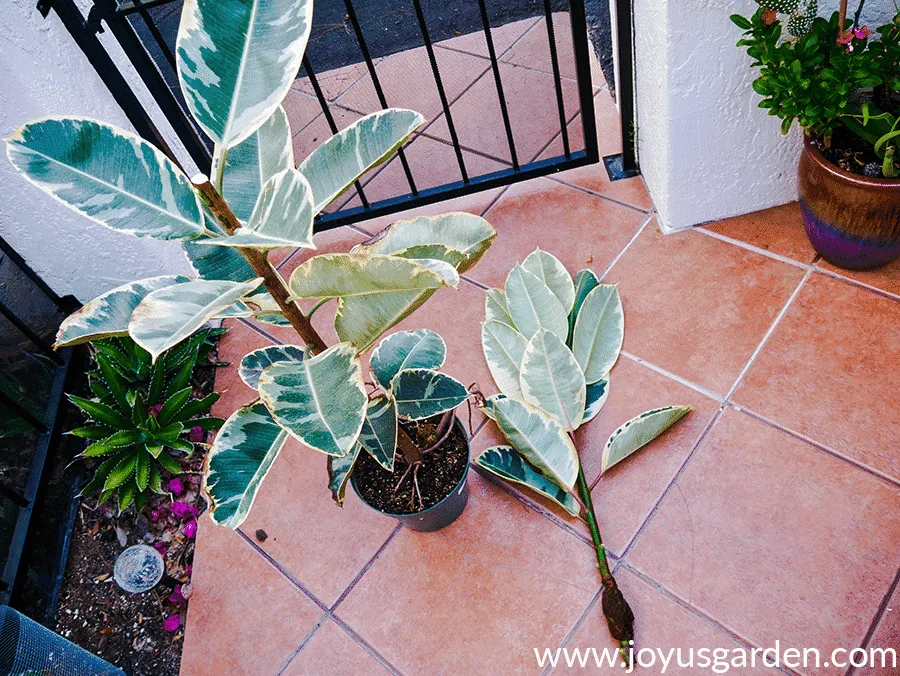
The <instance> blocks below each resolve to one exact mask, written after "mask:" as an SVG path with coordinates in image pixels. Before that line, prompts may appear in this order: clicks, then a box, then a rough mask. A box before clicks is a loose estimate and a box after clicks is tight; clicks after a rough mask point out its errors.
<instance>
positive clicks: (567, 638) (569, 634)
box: [540, 585, 603, 676]
mask: <svg viewBox="0 0 900 676" xmlns="http://www.w3.org/2000/svg"><path fill="white" fill-rule="evenodd" d="M602 595H603V585H600V588H599V589H598V590H597V592H596V593H595V594H594V596H593V598H592V599H591V600H590V601H588V604H587V606H585V608H584V610H582V611H581V615H579V616H578V617H577V618H576V619H575V623H574V624H573V625H572V626H571V627H570V628H569V631H567V632H566V634H565V636H563V639H562V641H561V642H560V644H559V647H560V648H565V647H567V646H568V645H569V641H571V640H572V637H573V636H574V635H575V633H576V632H577V631H578V629H579V628H580V627H581V625H582V624H584V621H585V620H586V619H587V616H588V614H589V613H590V612H591V610H593V609H594V608H596V607H597V606H598V605H600V598H601V596H602ZM555 668H556V667H554V666H553V665H552V664H548V665H547V666H546V667H544V668H543V670H541V675H540V676H549V674H550V673H551V671H553V670H554V669H555Z"/></svg>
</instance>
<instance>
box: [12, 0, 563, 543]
mask: <svg viewBox="0 0 900 676" xmlns="http://www.w3.org/2000/svg"><path fill="white" fill-rule="evenodd" d="M311 21H312V0H186V2H185V3H184V9H183V13H182V18H181V25H180V29H179V32H178V40H177V45H176V54H177V66H178V76H179V81H180V83H181V87H182V90H183V92H184V94H185V99H186V101H187V104H188V108H189V109H190V111H191V113H192V115H193V116H194V119H195V120H196V122H197V124H198V126H199V127H200V128H201V129H203V130H204V131H205V132H206V134H207V135H208V136H209V138H210V139H211V140H212V141H213V142H214V144H215V147H214V153H213V162H212V176H211V177H207V176H203V175H200V176H195V177H193V178H192V179H189V178H188V177H187V176H186V175H185V174H184V172H183V171H182V169H181V168H180V166H179V165H178V164H177V162H176V161H174V160H173V159H172V158H171V157H168V156H166V155H165V154H164V153H163V152H162V151H160V150H159V149H157V148H155V147H154V146H153V145H151V144H150V143H148V142H147V141H145V140H144V139H142V138H140V137H138V136H136V135H135V134H133V133H131V132H129V131H126V130H124V129H120V128H118V127H116V126H114V125H111V124H108V123H105V122H100V121H97V120H93V119H88V118H78V117H70V118H56V117H53V118H45V119H38V120H33V121H31V122H28V123H27V124H25V125H24V126H22V127H21V128H20V129H19V130H18V131H16V132H15V133H14V134H13V135H12V137H11V138H10V139H9V140H8V141H7V155H8V157H9V160H10V162H11V163H12V164H13V166H15V167H16V169H17V170H18V171H19V172H20V173H22V174H23V176H24V177H25V178H26V179H27V180H28V181H29V182H31V183H32V184H34V185H36V186H37V187H39V188H40V189H42V190H43V191H45V192H46V193H48V194H49V195H51V196H52V197H53V198H54V199H56V200H57V201H59V202H61V203H62V204H64V205H66V206H68V207H70V208H71V209H73V210H75V211H77V212H78V213H81V214H82V215H84V216H86V217H88V218H90V219H92V220H93V221H95V222H96V223H99V224H100V225H103V226H105V227H108V228H111V229H113V230H117V231H119V232H126V233H130V234H133V235H135V236H138V237H150V238H155V239H161V240H168V241H171V242H178V243H179V245H180V246H181V247H182V249H183V251H184V254H185V255H186V257H187V260H188V261H189V263H190V265H191V266H192V268H193V270H194V272H195V275H194V276H193V277H187V276H167V277H155V278H151V279H143V280H139V281H135V282H130V283H128V284H124V285H122V286H120V287H118V288H116V289H113V290H111V291H109V292H107V293H105V294H103V295H102V296H100V297H98V298H96V299H94V300H92V301H91V302H89V303H88V304H87V305H85V306H84V307H83V308H82V309H81V310H79V311H78V312H76V313H75V314H73V315H72V316H70V317H69V318H68V319H66V320H65V321H64V322H63V324H62V326H61V327H60V330H59V334H58V336H57V341H56V345H57V346H67V345H75V344H79V343H85V342H90V341H95V340H98V339H108V338H119V337H123V336H130V337H131V338H132V339H133V340H134V341H135V342H136V344H137V345H138V346H139V347H140V348H141V349H143V350H146V352H147V353H149V355H150V358H151V359H152V360H153V361H154V362H156V363H159V362H160V360H163V359H164V356H163V355H165V354H166V351H169V350H173V349H178V347H177V346H179V345H181V344H183V343H184V341H186V340H188V339H189V337H190V336H191V335H192V334H194V333H195V332H196V331H197V330H198V329H200V328H201V327H203V326H204V325H205V324H206V323H207V322H209V321H210V320H216V319H223V318H234V317H242V318H252V319H254V320H256V321H259V322H264V323H270V324H275V325H279V326H290V327H293V328H294V329H295V330H296V332H297V335H298V341H297V343H298V344H297V345H278V346H272V347H268V348H264V349H262V350H256V351H255V352H252V353H250V354H248V355H246V356H245V357H244V359H243V360H242V361H241V365H240V376H241V378H242V379H243V380H244V382H246V383H247V385H248V386H249V387H251V388H253V389H254V390H257V391H258V394H259V396H258V399H256V400H255V401H252V402H248V404H247V405H246V406H244V407H242V408H240V409H239V410H237V411H236V412H235V413H234V414H232V415H231V416H230V417H229V418H228V420H227V421H225V422H224V424H223V425H222V427H221V431H220V432H219V434H218V435H217V437H216V439H215V442H214V444H213V447H212V449H211V451H210V453H209V455H208V457H207V460H206V469H205V478H204V489H205V491H206V493H207V495H208V497H209V500H210V504H211V507H212V519H213V521H215V522H216V523H218V524H221V525H223V526H228V527H230V528H236V527H237V526H239V525H240V524H241V523H242V521H243V520H244V519H245V518H246V517H247V514H248V511H249V509H250V507H251V505H252V503H253V500H254V498H255V496H256V495H257V492H258V490H259V487H260V485H261V483H262V481H263V480H264V478H265V476H266V474H267V472H268V471H269V469H270V468H271V466H272V464H273V462H274V460H275V458H276V457H277V455H278V453H279V452H280V450H281V449H282V447H283V446H284V444H285V441H286V440H287V439H288V437H295V438H296V439H299V440H300V441H302V442H303V443H304V444H305V445H307V446H309V447H310V448H312V449H314V450H317V451H319V452H321V453H322V454H323V461H325V460H326V459H327V467H328V474H327V479H328V484H329V487H330V489H331V491H332V494H333V495H334V499H335V501H336V502H337V503H338V504H341V502H342V500H343V496H344V491H345V488H346V484H347V481H348V478H349V477H350V475H351V473H352V471H353V469H354V466H355V463H356V460H357V459H358V458H359V456H360V454H361V453H362V452H363V450H365V452H366V453H367V454H369V455H371V457H372V458H374V460H376V461H377V462H378V464H379V465H380V466H382V467H383V468H384V469H385V470H386V471H390V472H396V471H399V472H400V475H399V476H398V477H397V480H396V484H397V485H398V490H404V491H406V490H409V491H410V499H411V501H412V502H413V503H418V504H419V506H421V504H422V498H421V495H417V494H416V487H417V486H418V484H417V482H418V479H419V468H420V467H421V466H422V464H423V462H427V456H428V454H429V453H431V452H432V451H433V450H434V446H435V445H436V444H439V443H440V441H441V438H443V437H445V435H446V434H447V433H448V430H449V429H451V428H453V424H452V423H453V420H454V416H453V411H454V409H455V408H456V407H457V406H458V405H459V404H460V403H462V402H463V401H466V400H467V399H468V398H469V397H470V392H469V390H468V389H467V388H466V387H465V386H464V385H463V384H462V383H460V382H459V381H457V380H455V379H454V378H451V377H450V376H447V375H446V374H443V373H441V372H439V370H438V369H439V368H440V367H441V365H442V364H443V362H444V358H445V354H446V346H445V345H444V342H443V340H442V339H441V338H440V336H438V335H437V334H436V333H434V332H431V331H425V330H420V331H412V332H409V331H406V332H399V333H395V334H393V335H390V336H388V337H387V338H384V339H383V340H381V342H379V339H381V338H382V336H383V335H384V334H385V333H386V332H387V331H388V330H389V329H391V328H392V327H393V326H395V325H396V324H398V323H399V322H401V321H402V320H403V319H405V318H406V317H408V316H409V315H410V314H411V313H413V312H414V311H415V310H416V309H417V308H418V307H420V306H421V305H422V304H423V303H424V302H426V301H427V300H428V299H429V298H430V297H431V296H432V295H433V294H434V293H435V291H437V290H438V289H443V288H454V287H456V286H457V285H458V284H459V275H460V273H462V272H465V271H466V270H468V269H469V268H470V267H472V266H473V265H474V264H475V263H477V262H478V260H479V259H480V258H481V257H482V256H483V255H484V253H485V251H487V249H488V247H490V246H491V244H492V242H493V240H494V238H495V237H496V233H495V231H494V229H493V228H492V227H491V226H490V225H489V224H488V223H487V222H486V221H485V220H484V219H482V218H480V217H478V216H473V215H471V214H467V213H448V214H443V215H439V216H430V217H419V218H413V219H410V220H405V221H399V222H397V223H394V224H393V225H391V226H389V227H388V228H386V229H385V230H384V231H383V232H381V233H380V234H378V235H376V236H375V237H373V238H372V239H371V240H369V241H367V242H364V243H362V244H360V245H358V246H356V247H355V248H354V249H353V250H352V251H350V252H348V253H328V254H320V255H313V256H312V257H310V258H309V259H307V260H306V261H305V262H304V263H303V264H301V265H300V266H298V267H297V268H296V269H295V270H294V272H293V274H292V275H291V278H290V279H289V280H285V279H283V278H282V277H281V276H280V274H279V273H278V272H277V270H276V269H275V267H274V266H273V265H272V263H271V262H270V260H269V257H268V256H269V253H270V252H271V251H273V250H275V249H279V248H304V249H310V250H314V249H315V248H316V247H315V244H314V238H313V233H314V222H315V218H316V216H317V215H318V214H319V213H321V212H322V210H323V209H325V208H326V207H327V206H328V205H329V204H331V203H332V202H333V201H334V200H335V199H337V198H338V196H340V195H341V194H342V193H343V192H344V191H346V190H347V189H348V188H349V187H350V186H352V185H353V184H354V182H355V181H357V179H359V178H360V177H361V176H362V175H363V174H364V173H365V172H367V171H369V170H370V169H372V168H373V167H376V166H377V165H379V164H381V163H383V162H384V161H385V160H387V159H388V158H390V156H391V155H392V154H393V153H394V152H395V151H396V150H397V149H398V148H399V147H400V146H401V145H402V144H403V143H404V142H405V141H406V140H407V139H408V137H409V136H410V134H412V132H413V131H415V130H416V129H417V128H418V127H419V126H420V125H421V124H422V123H423V122H424V119H423V117H422V116H421V115H420V114H418V113H416V112H414V111H411V110H403V109H387V110H382V111H379V112H377V113H373V114H371V115H367V116H365V117H363V118H361V119H360V120H358V121H356V122H355V123H353V124H352V125H350V126H349V127H347V128H346V129H344V130H342V131H340V132H338V133H337V134H335V135H334V136H332V137H331V138H329V139H326V140H325V142H324V143H323V144H322V145H321V146H320V147H318V148H317V149H315V150H313V151H312V152H311V153H310V154H309V156H308V157H305V158H297V157H294V153H293V149H292V144H291V129H290V124H289V122H288V117H287V115H286V114H285V111H284V109H283V107H282V101H283V99H284V97H285V96H286V95H287V93H288V91H289V89H290V86H291V83H292V82H293V80H294V78H295V77H296V76H297V73H298V71H299V69H300V66H301V63H302V61H303V55H304V50H305V48H306V43H307V40H308V38H309V33H310V26H311ZM173 245H174V244H173ZM535 272H536V273H538V274H542V275H544V277H542V279H544V278H547V277H546V275H547V274H549V273H551V272H552V271H544V270H542V269H537V268H535ZM529 274H533V273H529ZM332 301H333V302H334V303H335V320H334V328H335V332H336V333H337V336H338V338H339V341H340V342H338V343H337V344H335V345H330V346H329V345H328V344H327V343H326V342H325V341H324V340H323V338H322V336H321V335H320V334H319V333H318V331H317V330H316V329H315V328H314V327H313V324H312V322H311V317H312V315H313V313H314V312H316V311H318V309H319V308H320V307H321V306H322V305H324V304H326V303H329V302H332ZM557 302H558V301H557ZM301 303H304V304H305V305H301ZM304 307H309V309H308V310H304ZM376 344H377V347H376V348H375V350H374V352H373V354H372V359H371V364H372V371H373V373H372V377H371V378H368V376H367V374H366V373H365V372H364V367H363V361H362V357H363V354H364V353H365V352H366V351H367V350H369V349H370V348H372V346H374V345H376ZM367 381H368V382H367ZM110 390H111V392H110V394H111V396H113V397H115V398H121V397H120V396H119V392H118V390H117V389H116V388H115V387H111V388H110ZM168 395H171V397H172V398H176V397H179V396H183V395H182V394H181V393H180V392H172V393H167V396H168ZM76 403H78V405H79V406H81V407H82V409H83V410H85V412H86V413H87V414H88V415H89V416H91V417H92V419H93V420H94V421H95V422H96V423H97V426H98V427H102V431H103V432H104V434H105V433H106V431H114V430H119V429H121V430H122V432H121V433H119V432H117V433H116V434H119V435H120V436H116V437H114V439H112V440H110V439H107V438H105V437H104V438H103V439H102V440H101V439H99V437H98V442H97V443H95V444H94V445H92V447H91V452H92V454H93V453H94V452H95V451H96V453H97V454H100V453H101V452H103V453H106V452H110V453H112V454H113V455H112V457H111V460H116V461H117V462H116V464H115V465H114V466H110V467H109V468H107V469H109V470H110V471H109V472H107V473H106V474H105V476H107V477H109V478H108V480H105V483H104V484H103V486H102V488H103V490H105V491H107V492H108V491H110V490H113V489H115V488H116V487H118V486H132V485H133V486H135V489H134V494H135V495H136V494H137V489H141V490H143V488H144V487H145V486H148V485H150V486H151V487H152V485H153V481H154V478H153V477H154V476H155V475H154V474H153V471H154V465H153V463H148V462H147V457H148V456H147V455H146V454H139V453H138V454H123V453H122V452H121V451H120V446H119V445H118V444H120V443H125V441H128V442H129V443H131V441H130V440H131V439H132V437H134V436H135V435H136V434H140V435H143V436H141V440H142V441H141V443H144V441H145V440H144V437H145V436H146V437H147V439H146V443H148V444H150V445H148V446H147V448H149V449H151V451H150V455H153V452H154V451H155V450H156V449H157V448H159V447H160V446H159V445H160V444H169V445H170V446H174V447H175V448H181V447H183V448H184V449H185V450H187V445H185V444H184V443H182V442H181V441H180V440H179V434H180V432H181V427H182V424H181V422H180V421H181V419H182V417H183V411H182V412H181V414H179V415H181V417H179V415H175V414H172V415H171V416H170V415H168V413H169V412H168V410H167V409H166V408H165V407H164V408H163V413H166V415H165V416H163V415H162V413H161V414H160V419H159V420H158V421H157V420H156V419H155V418H154V420H153V421H149V422H147V424H146V425H145V427H146V430H144V431H140V432H139V431H134V430H132V429H131V427H129V425H131V423H130V422H129V421H127V420H124V419H121V420H120V419H119V417H115V418H114V417H113V416H112V415H111V414H109V412H108V411H107V408H108V406H107V405H106V404H105V403H103V402H102V401H99V400H83V401H79V402H76ZM118 403H120V404H122V405H125V404H126V403H127V404H129V405H131V407H132V408H134V406H136V405H137V404H134V403H132V402H126V401H125V400H124V399H123V401H121V402H118ZM168 405H169V404H168V403H167V404H166V406H168ZM138 408H140V407H139V406H138ZM139 412H140V411H139ZM162 418H165V420H163V419H162ZM170 418H171V420H170ZM427 419H434V421H435V422H436V425H437V430H438V431H439V432H440V434H439V435H438V437H440V438H439V439H437V440H433V443H430V444H428V445H424V446H422V445H421V443H420V444H419V445H417V443H416V442H415V441H413V439H412V438H411V437H410V435H409V434H408V433H407V431H406V430H407V428H409V427H410V426H413V427H415V426H416V425H419V424H422V423H421V422H419V421H424V420H427ZM164 423H165V424H164ZM212 424H213V423H210V425H212ZM156 427H159V428H160V429H156ZM126 428H127V429H126ZM142 429H143V428H142ZM84 434H85V435H88V434H89V435H99V434H100V431H98V430H97V429H94V428H93V427H92V428H90V429H86V430H85V431H84ZM151 437H152V438H151ZM90 438H92V439H93V438H94V436H91V437H90ZM129 448H131V446H129ZM160 457H161V456H160ZM120 460H121V461H120ZM126 460H127V462H126ZM119 461H120V462H119ZM323 464H325V462H323ZM148 467H149V470H148ZM148 474H149V477H148ZM322 478H323V484H324V483H325V479H326V474H325V472H324V471H323V474H322ZM410 487H412V489H411V488H410ZM128 490H130V489H128ZM120 502H125V503H127V502H129V496H128V494H127V493H126V495H125V496H124V498H123V497H121V495H120Z"/></svg>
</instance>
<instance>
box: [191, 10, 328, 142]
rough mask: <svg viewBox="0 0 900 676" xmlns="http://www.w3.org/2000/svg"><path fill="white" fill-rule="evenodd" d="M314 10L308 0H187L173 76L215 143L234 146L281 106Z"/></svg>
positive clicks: (192, 110)
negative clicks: (176, 67)
mask: <svg viewBox="0 0 900 676" xmlns="http://www.w3.org/2000/svg"><path fill="white" fill-rule="evenodd" d="M312 11H313V3H312V0H186V1H185V3H184V9H183V10H182V15H181V25H180V27H179V29H178V40H177V43H176V47H175V52H176V59H177V66H178V80H179V82H180V84H181V90H182V91H183V92H184V97H185V100H186V101H187V104H188V108H189V109H190V111H191V113H192V114H193V116H194V119H195V120H196V121H197V124H199V125H200V127H201V128H202V129H203V131H205V132H206V134H207V135H208V136H209V137H210V138H211V139H212V140H213V141H215V142H216V144H218V145H219V146H221V147H222V148H226V149H227V148H233V147H234V146H236V145H238V144H239V143H241V142H242V141H244V140H245V139H247V138H248V137H249V136H250V134H252V133H253V132H255V131H256V130H257V129H259V128H260V127H261V126H262V125H263V124H264V123H265V122H266V120H268V119H269V118H270V117H271V116H272V113H274V112H275V110H276V109H277V108H278V105H279V104H280V103H281V101H282V99H284V97H285V96H286V95H287V93H288V91H289V90H290V88H291V84H292V83H293V81H294V78H295V77H297V72H298V71H299V70H300V65H301V62H302V60H303V53H304V51H305V50H306V43H307V40H308V39H309V31H310V28H311V25H312Z"/></svg>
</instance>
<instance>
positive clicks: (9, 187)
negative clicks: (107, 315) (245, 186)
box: [0, 0, 189, 301]
mask: <svg viewBox="0 0 900 676" xmlns="http://www.w3.org/2000/svg"><path fill="white" fill-rule="evenodd" d="M34 5H35V3H34V1H33V0H3V1H2V2H0V25H2V26H3V31H2V34H0V83H2V86H0V134H2V137H3V138H7V137H9V135H10V134H11V133H12V132H13V131H15V129H16V128H17V127H19V126H20V125H21V124H22V123H24V122H26V121H28V120H30V119H34V118H37V117H43V116H46V115H51V114H55V115H67V114H69V115H83V116H89V117H95V118H98V119H102V120H107V121H109V122H112V123H114V124H118V125H121V126H123V127H125V128H130V125H129V124H128V120H127V118H126V117H125V115H124V113H123V112H122V110H121V109H120V108H119V107H118V105H117V104H116V102H115V100H114V99H113V98H112V95H111V94H110V93H109V90H108V89H107V88H106V86H105V85H104V84H103V82H102V81H101V80H100V78H99V76H98V75H97V73H96V72H95V71H94V69H93V68H92V67H91V65H90V63H88V61H87V59H85V57H84V55H83V54H82V53H81V51H80V50H79V49H78V47H77V46H76V45H75V43H74V42H73V41H72V39H71V37H70V36H69V34H68V33H67V32H66V30H65V28H64V27H63V25H62V24H61V23H60V21H59V19H58V18H57V16H56V15H55V14H54V13H53V12H51V13H50V15H49V16H48V17H47V19H44V18H43V17H41V15H40V14H39V13H38V11H37V10H36V9H35V8H34ZM0 235H2V236H3V237H4V239H6V240H7V241H8V242H9V243H10V244H11V245H12V246H13V248H14V249H16V251H18V252H19V253H20V254H21V255H22V256H23V257H24V258H25V260H26V261H27V262H28V263H29V265H31V267H32V268H33V269H34V270H35V271H36V272H37V273H38V274H39V275H41V277H42V278H43V279H44V280H45V281H46V282H47V283H48V284H49V285H50V286H51V287H52V288H53V289H54V290H55V291H56V292H57V293H59V294H61V295H65V294H73V295H75V296H76V297H77V298H78V299H79V300H81V301H87V300H90V299H91V298H93V297H94V296H96V295H98V294H100V293H102V292H103V291H106V290H108V289H110V288H113V287H115V286H118V285H119V284H122V283H124V282H126V281H130V280H133V279H138V278H141V277H152V276H156V275H163V274H171V273H174V272H187V271H188V270H189V268H188V266H187V263H186V261H185V260H184V257H183V256H182V254H181V249H180V247H179V246H178V244H175V243H166V242H159V241H155V240H148V239H138V238H135V237H132V236H130V235H123V234H119V233H116V232H114V231H112V230H109V229H107V228H104V227H102V226H100V225H96V224H94V223H92V222H91V221H88V220H87V219H86V218H83V217H81V216H79V215H78V214H76V213H75V212H73V211H70V210H69V209H67V208H65V207H63V206H62V205H60V204H58V203H57V202H55V201H54V200H52V199H51V198H50V197H48V196H46V195H44V194H43V193H42V192H41V191H39V190H38V189H37V188H35V187H33V186H32V185H30V184H29V183H26V182H25V181H24V180H23V179H22V178H21V177H20V176H19V175H18V174H17V173H16V171H15V170H14V169H13V168H12V166H11V165H10V164H9V162H8V161H7V160H6V155H5V151H4V152H3V156H2V158H0Z"/></svg>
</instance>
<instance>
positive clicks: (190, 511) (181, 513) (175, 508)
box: [170, 502, 199, 519]
mask: <svg viewBox="0 0 900 676" xmlns="http://www.w3.org/2000/svg"><path fill="white" fill-rule="evenodd" d="M170 509H171V510H172V514H174V515H175V516H176V517H178V518H179V519H186V518H193V517H195V516H197V514H199V512H198V511H197V508H196V507H194V506H193V505H189V504H188V503H186V502H173V503H172V507H171V508H170Z"/></svg>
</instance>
